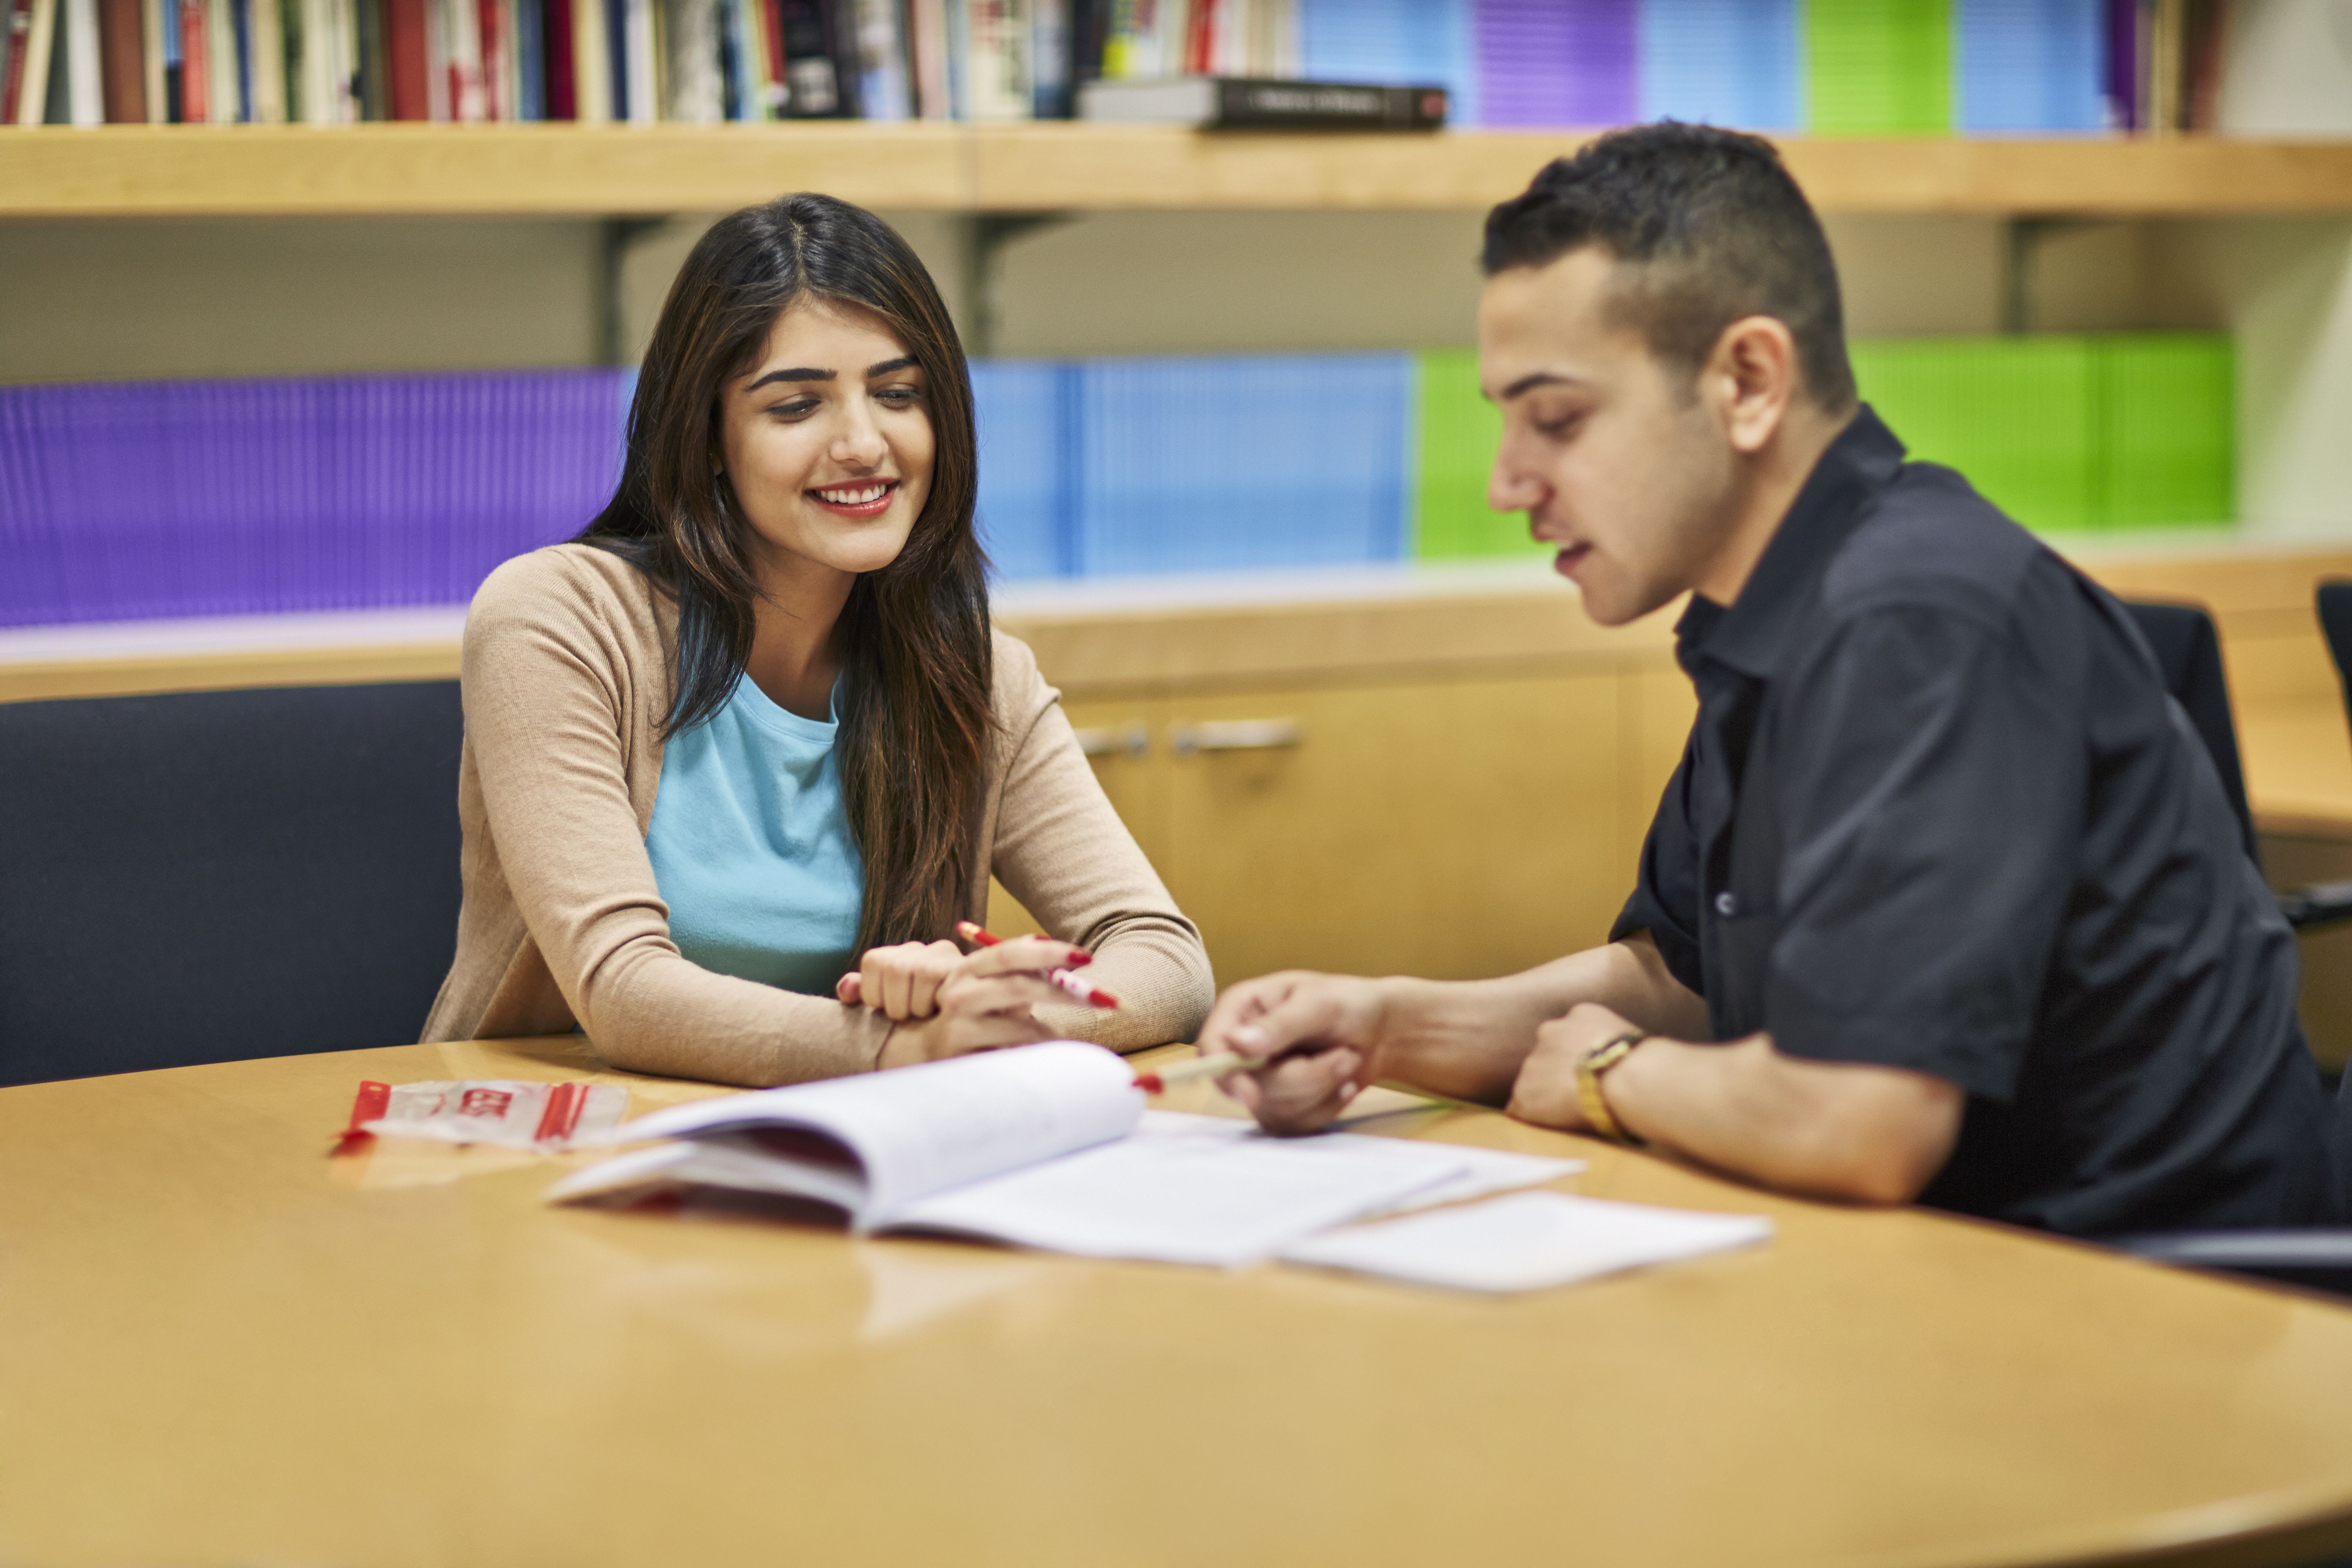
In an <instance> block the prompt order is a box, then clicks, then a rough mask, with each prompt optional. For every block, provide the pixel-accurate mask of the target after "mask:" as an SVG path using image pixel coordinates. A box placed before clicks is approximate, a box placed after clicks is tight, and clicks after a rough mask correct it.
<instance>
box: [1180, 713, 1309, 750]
mask: <svg viewBox="0 0 2352 1568" xmlns="http://www.w3.org/2000/svg"><path fill="white" fill-rule="evenodd" d="M1305 738H1306V737H1305V735H1304V734H1303V733H1302V732H1301V731H1300V730H1299V728H1298V721H1297V720H1296V719H1233V720H1227V721H1223V722H1220V723H1210V724H1176V725H1172V726H1171V727H1170V729H1169V731H1168V742H1169V744H1170V745H1171V747H1173V748H1174V750H1175V752H1176V754H1177V755H1178V756H1180V757H1189V756H1191V755H1192V753H1193V752H1281V751H1287V750H1289V749H1290V748H1291V747H1293V746H1296V745H1297V744H1298V743H1299V742H1301V741H1302V740H1304V739H1305Z"/></svg>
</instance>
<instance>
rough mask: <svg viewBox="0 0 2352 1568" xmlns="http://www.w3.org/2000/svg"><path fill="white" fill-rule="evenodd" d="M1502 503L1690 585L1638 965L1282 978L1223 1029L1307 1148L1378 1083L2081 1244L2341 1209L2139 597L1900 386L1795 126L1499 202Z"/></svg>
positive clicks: (1489, 246) (2205, 775)
mask: <svg viewBox="0 0 2352 1568" xmlns="http://www.w3.org/2000/svg"><path fill="white" fill-rule="evenodd" d="M1483 265H1484V267H1485V270H1486V277H1487V282H1486V291H1485V294H1484V297H1483V299H1482V300H1481V302H1480V305H1479V316H1478V342H1479V361H1480V371H1481V375H1482V378H1483V380H1484V384H1485V387H1486V394H1487V395H1488V396H1490V397H1492V398H1493V399H1494V400H1495V402H1496V404H1498V405H1500V406H1501V408H1502V410H1503V414H1504V420H1505V427H1504V436H1503V444H1502V449H1501V451H1500V453H1499V454H1498V455H1497V457H1496V462H1495V469H1494V475H1493V479H1492V481H1491V485H1490V490H1489V500H1491V501H1492V503H1493V504H1494V506H1495V507H1496V509H1497V510H1526V511H1527V513H1528V519H1529V524H1530V527H1531V528H1532V530H1533V531H1534V533H1535V535H1536V537H1537V538H1538V539H1541V540H1544V541H1546V542H1549V543H1551V544H1553V545H1556V546H1557V547H1558V548H1559V560H1558V569H1559V572H1560V573H1561V574H1563V575H1565V576H1567V577H1570V579H1572V580H1573V581H1574V582H1575V583H1576V584H1577V585H1578V586H1579V587H1580V589H1582V591H1583V595H1584V605H1585V609H1586V611H1587V613H1589V614H1590V615H1591V616H1592V617H1593V618H1594V619H1595V620H1597V621H1600V622H1601V623H1602V624H1604V625H1610V626H1615V625H1619V624H1622V623H1623V622H1626V621H1630V620H1632V619H1633V618H1634V617H1636V616H1643V615H1646V614H1648V613H1649V612H1650V611H1652V610H1654V609H1656V608H1658V607H1659V606H1661V605H1665V604H1667V603H1668V602H1669V601H1671V600H1673V599H1674V598H1675V596H1676V595H1680V594H1683V593H1685V591H1687V592H1689V593H1690V594H1691V595H1692V597H1691V601H1690V605H1689V608H1688V609H1687V611H1686V612H1685V614H1684V616H1683V618H1682V621H1681V623H1680V625H1679V626H1677V628H1676V636H1677V638H1678V646H1677V657H1678V658H1680V660H1681V662H1682V665H1683V668H1685V670H1686V671H1687V672H1688V673H1689V675H1690V677H1691V679H1692V682H1693V683H1694V685H1695V686H1696V689H1697V692H1698V698H1699V712H1698V719H1697V721H1696V724H1695V725H1694V726H1693V728H1692V731H1691V736H1690V741H1689V743H1688V746H1687V748H1686V749H1685V752H1684V756H1683V762H1682V765H1681V767H1680V768H1679V769H1678V770H1677V771H1676V772H1675V776H1674V779H1673V782H1672V783H1671V784H1668V785H1667V787H1666V793H1665V797H1664V801H1663V802H1662V803H1661V804H1660V805H1659V809H1658V815H1657V817H1656V819H1655V821H1654V824H1653V826H1652V827H1651V829H1650V836H1649V840H1648V843H1647V845H1646V847H1644V849H1643V857H1642V867H1641V878H1640V885H1639V886H1638V887H1637V888H1636V889H1635V890H1634V892H1633V898H1632V899H1631V900H1629V901H1628V903H1627V904H1626V906H1625V910H1624V912H1623V914H1622V915H1621V916H1620V917H1619V919H1618V921H1617V926H1616V929H1615V931H1613V932H1612V937H1611V941H1610V942H1609V943H1608V944H1607V945H1606V946H1603V947H1600V948H1595V949H1592V950H1591V951H1589V952H1580V953H1576V954H1573V955H1571V956H1570V957H1567V958H1562V959H1559V960H1557V961H1556V962H1554V963H1549V964H1546V965H1544V966H1542V967H1541V968H1538V969H1533V970H1529V971H1528V972H1527V973H1524V974H1517V975H1512V976H1509V977H1507V978H1504V979H1499V980H1486V981H1473V982H1459V983H1439V982H1433V981H1424V980H1413V979H1407V978H1391V979H1384V980H1370V979H1356V978H1349V977H1343V976H1335V975H1321V974H1306V973H1289V974H1276V975H1271V976H1268V977H1266V978H1264V979H1260V980H1255V981H1250V982H1247V983H1245V984H1241V985H1237V986H1234V988H1232V989H1231V990H1229V991H1228V992H1226V993H1225V994H1224V995H1223V998H1222V999H1221V1000H1220V1001H1219V1003H1218V1005H1217V1007H1216V1010H1215V1012H1214V1013H1213V1015H1212V1016H1211V1017H1210V1020H1209V1023H1208V1025H1207V1026H1206V1027H1205V1028H1204V1029H1203V1031H1202V1037H1201V1047H1202V1050H1204V1051H1208V1050H1216V1049H1231V1050H1237V1051H1240V1052H1243V1053H1244V1054H1246V1055H1250V1056H1254V1057H1258V1058H1269V1057H1273V1056H1275V1055H1276V1054H1278V1053H1280V1054H1284V1059H1283V1060H1281V1061H1280V1062H1277V1063H1276V1064H1275V1065H1273V1066H1271V1067H1269V1068H1264V1069H1261V1070H1260V1071H1258V1072H1256V1073H1254V1074H1245V1075H1241V1076H1237V1077H1235V1078H1233V1079H1228V1080H1227V1084H1228V1088H1229V1090H1230V1091H1231V1092H1232V1093H1233V1094H1234V1096H1235V1097H1236V1098H1237V1099H1239V1100H1242V1101H1243V1102H1244V1104H1245V1105H1247V1106H1248V1107H1249V1108H1250V1109H1251V1110H1253V1111H1254V1112H1255V1113H1256V1115H1257V1117H1258V1119H1259V1120H1260V1121H1263V1122H1265V1124H1266V1125H1267V1126H1269V1127H1273V1128H1276V1129H1278V1130H1283V1131H1306V1130H1308V1129H1311V1128H1314V1127H1317V1126H1320V1125H1322V1124H1323V1123H1325V1122H1327V1121H1329V1120H1330V1119H1331V1118H1332V1117H1334V1116H1336V1115H1338V1114H1339V1111H1340V1110H1341V1109H1342V1108H1343V1107H1344V1106H1345V1105H1346V1103H1347V1101H1348V1100H1349V1098H1350V1097H1351V1096H1352V1095H1353V1094H1354V1093H1355V1092H1356V1090H1357V1089H1360V1087H1361V1086H1362V1085H1363V1084H1365V1083H1367V1082H1369V1081H1370V1080H1372V1079H1391V1080H1401V1081H1402V1082H1405V1083H1408V1084H1414V1085H1419V1086H1421V1087H1423V1088H1426V1089H1432V1090H1435V1091H1438V1092H1441V1093H1444V1094H1449V1095H1454V1096H1458V1097H1460V1098H1463V1099H1468V1100H1488V1101H1493V1102H1504V1101H1507V1102H1508V1105H1509V1107H1510V1110H1511V1113H1512V1114H1513V1115H1515V1116H1519V1117H1523V1118H1525V1119H1527V1120H1528V1121H1537V1122H1541V1123H1544V1124H1546V1125H1549V1126H1556V1127H1563V1128H1568V1129H1570V1130H1574V1131H1595V1132H1599V1133H1601V1134H1603V1135H1607V1136H1614V1137H1622V1138H1626V1139H1629V1140H1633V1141H1638V1142H1646V1143H1649V1144H1652V1145H1654V1146H1656V1147H1659V1148H1662V1149H1665V1150H1669V1151H1672V1152H1676V1153H1679V1154H1681V1155H1684V1156H1685V1157H1687V1158H1690V1159H1693V1160H1696V1161H1699V1162H1703V1163H1706V1164H1709V1165H1712V1166H1715V1167H1717V1168H1718V1169H1720V1170H1723V1171H1726V1172H1728V1173H1734V1174H1737V1175H1740V1176H1744V1177H1747V1178H1748V1179H1750V1180H1753V1181H1757V1182H1759V1183H1762V1184H1766V1185H1769V1186H1773V1187H1779V1188H1783V1189H1786V1190H1788V1191H1791V1192H1798V1193H1807V1194H1817V1195H1821V1196H1825V1197H1832V1198H1843V1199H1849V1200H1858V1201H1863V1202H1871V1203H1905V1202H1909V1201H1911V1200H1913V1199H1915V1198H1916V1199H1920V1200H1922V1201H1925V1202H1928V1203H1932V1204H1937V1205H1943V1206H1946V1207H1948V1208H1953V1209H1958V1210H1962V1211H1965V1212H1968V1213H1971V1214H1979V1215H1990V1216H1992V1217H1995V1218H1999V1219H2003V1220H2009V1221H2012V1222H2015V1223H2018V1224H2021V1225H2029V1226H2042V1227H2046V1228H2049V1229H2053V1230H2058V1231H2065V1232H2070V1233H2074V1234H2078V1235H2084V1234H2114V1233H2117V1232H2124V1231H2132V1230H2144V1229H2157V1228H2168V1227H2177V1226H2268V1225H2291V1224H2299V1223H2317V1222H2323V1221H2326V1220H2328V1219H2331V1218H2333V1217H2334V1216H2335V1214H2336V1194H2335V1184H2334V1178H2333V1173H2332V1169H2331V1151H2330V1149H2329V1146H2328V1134H2329V1122H2330V1112H2329V1108H2328V1106H2327V1104H2326V1100H2325V1096H2324V1093H2323V1090H2322V1089H2321V1086H2320V1082H2319V1078H2318V1074H2317V1071H2316V1069H2315V1067H2314V1065H2313V1063H2312V1061H2311V1058H2310V1056H2309V1054H2308V1052H2307V1051H2306V1050H2305V1047H2304V1043H2303V1038H2302V1035H2301V1032H2300V1030H2299V1029H2298V1027H2297V1026H2296V1023H2295V1011H2294V1002H2295V983H2296V961H2295V950H2294V938H2293V937H2292V936H2291V935H2290V934H2289V932H2288V931H2287V928H2286V926H2285V924H2284V921H2282V920H2281V919H2280V918H2279V915H2278V912H2277V910H2276V909H2275V908H2274V907H2273V903H2272V900H2271V898H2270V895H2269V893H2268V892H2267V891H2266V890H2265V889H2264V888H2263V883H2262V880H2261V879H2260V877H2259V876H2258V875H2257V873H2256V869H2255V868H2254V866H2253V865H2252V863H2251V862H2250V861H2249V859H2248V858H2247V856H2246V853H2245V850H2244V847H2243V845H2242V839H2241V838H2240V836H2239V831H2238V827H2237V825H2236V822H2235V820H2234V817H2233V816H2232V814H2231V809H2230V807H2229V805H2227V803H2226V801H2225V800H2224V797H2223V795H2222V793H2221V784H2220V782H2219V779H2218V777H2217V775H2216V773H2215V772H2214V770H2213V767H2212V763H2211V761H2210V757H2209V756H2208V755H2207V753H2206V752H2204V750H2203V748H2202V747H2201V746H2200V743H2199V742H2198V741H2197V739H2196V737H2195V735H2194V733H2193V731H2190V729H2189V727H2188V724H2187V722H2186V721H2185V720H2184V718H2183V717H2182V715H2181V714H2180V713H2179V710H2178V709H2177V707H2176V706H2175V705H2174V704H2173V703H2172V702H2171V701H2170V700H2168V698H2167V697H2166V695H2165V693H2164V691H2163V689H2162V688H2161V686H2160V685H2159V682H2158V674H2157V671H2156V668H2155V666H2154V664H2153V662H2152V660H2151V658H2150V657H2149V655H2148V654H2147V651H2146V648H2145V646H2144V645H2143V644H2142V642H2141V641H2140V639H2139V637H2138V636H2137V633H2136V632H2135V630H2134V629H2133V627H2132V626H2131V624H2130V622H2129V621H2128V619H2127V618H2126V614H2125V612H2124V611H2123V610H2122V609H2121V608H2120V607H2119V606H2118V605H2116V602H2115V601H2114V600H2112V599H2111V598H2109V597H2108V596H2107V595H2105V593H2103V592H2102V591H2101V590H2100V589H2099V588H2097V587H2096V586H2095V585H2094V584H2091V583H2089V582H2088V581H2086V580H2085V579H2084V578H2083V577H2082V575H2081V574H2078V573H2076V572H2075V571H2074V570H2073V569H2072V568H2071V567H2069V566H2068V565H2067V564H2066V563H2064V562H2063V561H2062V560H2060V559H2059V558H2058V557H2057V556H2056V555H2054V554H2053V553H2051V552H2049V551H2048V550H2046V549H2044V548H2043V547H2042V545H2040V544H2039V543H2037V542H2035V541H2034V540H2033V539H2032V537H2031V536H2030V535H2028V534H2027V533H2026V532H2025V531H2023V530H2022V529H2021V528H2019V527H2018V526H2017V525H2016V524H2015V523H2013V522H2011V521H2009V520H2008V519H2007V518H2005V517H2003V516H2002V515H2001V514H2000V512H1999V511H1998V510H1995V509H1994V508H1993V507H1992V505H1991V504H1990V503H1989V502H1987V501H1986V500H1984V499H1983V498H1982V497H1980V496H1979V495H1977V494H1976V493H1975V492H1974V491H1973V490H1971V489H1969V486H1968V484H1967V482H1966V481H1965V480H1963V479H1961V478H1960V477H1959V476H1958V475H1957V474H1954V473H1952V472H1950V471H1948V470H1947V469H1942V468H1931V467H1927V466H1925V465H1920V464H1911V463H1906V462H1905V460H1904V451H1903V447H1902V444H1901V443H1900V442H1898V441H1897V440H1896V439H1895V437H1894V436H1893V435H1892V434H1890V433H1889V432H1888V430H1887V428H1886V426H1885V425H1883V424H1881V423H1880V422H1879V420H1878V418H1877V416H1875V415H1874V414H1873V413H1871V411H1870V410H1869V409H1868V408H1865V407H1860V406H1858V405H1857V404H1856V402H1855V398H1854V389H1853V373H1852V371H1851V370H1850V368H1849V367H1848V365H1847V363H1846V354H1845V342H1844V335H1843V322H1842V320H1841V311H1840V307H1839V302H1838V286H1837V276H1836V272H1835V269H1834V268H1833V267H1832V262H1831V258H1830V253H1829V247H1828V244H1827V242H1826V241H1825V239H1824V238H1823V237H1822V230H1821V226H1820V224H1819V223H1818V221H1817V220H1816V219H1815V218H1814V216H1813V214H1812V211H1811V208H1810V207H1809V206H1808V205H1807V204H1806V202H1805V199H1804V197H1803V195H1801V193H1800V192H1799V191H1798V189H1797V186H1796V184H1795V183H1794V182H1793V181H1792V180H1790V178H1789V176H1788V174H1787V173H1786V172H1785V171H1784V170H1783V169H1782V168H1781V166H1780V160H1779V158H1778V156H1777V155H1776V154H1775V153H1773V151H1772V150H1771V148H1770V147H1769V145H1768V144H1766V143H1765V142H1760V141H1758V140H1756V139H1755V138H1753V137H1748V136H1742V135H1738V134H1735V133H1732V132H1723V131H1716V130H1711V129H1707V128H1704V127H1695V126H1682V125H1674V124H1664V125H1654V126H1647V127H1643V128H1642V129H1639V130H1634V131H1628V132H1621V133H1619V134H1616V135H1612V136H1608V137H1604V138H1602V139H1601V140H1600V141H1597V142H1593V143H1591V145H1590V146H1588V147H1587V148H1586V149H1585V150H1584V151H1583V152H1582V153H1580V154H1579V155H1578V156H1577V157H1575V158H1573V159H1569V160H1562V161H1560V162H1558V163H1553V164H1552V165H1551V166H1550V167H1549V168H1547V169H1546V170H1544V172H1543V173H1542V174H1539V175H1538V176H1537V178H1536V181H1535V184H1533V185H1532V186H1530V187H1529V188H1528V192H1527V193H1526V194H1525V195H1521V196H1519V197H1517V199H1515V200H1513V201H1509V202H1507V203H1505V204H1504V205H1501V206H1499V207H1497V208H1496V209H1495V211H1494V213H1493V214H1492V215H1491V216H1489V218H1488V219H1487V224H1486V254H1485V257H1484V258H1483Z"/></svg>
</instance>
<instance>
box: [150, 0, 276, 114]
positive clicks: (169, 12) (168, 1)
mask: <svg viewBox="0 0 2352 1568" xmlns="http://www.w3.org/2000/svg"><path fill="white" fill-rule="evenodd" d="M277 12H278V60H279V64H280V66H281V69H280V70H279V72H278V80H279V81H280V82H282V83H283V84H284V91H285V94H286V120H287V122H288V123H289V124H300V123H302V121H303V117H304V115H305V114H306V112H307V111H308V105H309V103H310V100H309V99H308V97H306V96H305V94H306V92H307V90H308V88H307V84H306V83H305V82H304V81H303V79H302V58H303V53H302V46H303V16H302V7H301V4H300V0H277ZM163 16H164V25H165V26H166V28H167V29H174V30H173V32H172V37H173V46H172V47H173V61H174V62H175V63H174V65H173V69H174V70H175V71H176V70H177V69H178V66H177V63H176V62H177V60H178V58H179V53H178V51H179V45H178V42H177V39H178V33H177V31H176V30H175V29H176V27H177V24H176V23H175V22H173V20H172V17H173V7H172V0H164V9H163ZM176 82H177V79H176V78H174V86H173V92H174V94H176V93H177V92H178V90H179V89H178V87H177V85H176ZM177 112H178V100H177V99H176V97H175V98H174V100H173V113H174V114H175V115H176V114H177Z"/></svg>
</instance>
